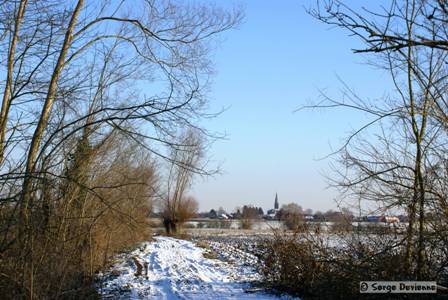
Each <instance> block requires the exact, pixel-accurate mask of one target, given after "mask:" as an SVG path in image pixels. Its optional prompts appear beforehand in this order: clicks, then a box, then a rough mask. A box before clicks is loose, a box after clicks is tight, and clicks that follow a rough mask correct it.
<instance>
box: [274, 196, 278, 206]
mask: <svg viewBox="0 0 448 300" xmlns="http://www.w3.org/2000/svg"><path fill="white" fill-rule="evenodd" d="M274 209H278V196H277V193H275V202H274Z"/></svg>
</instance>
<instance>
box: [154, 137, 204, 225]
mask: <svg viewBox="0 0 448 300" xmlns="http://www.w3.org/2000/svg"><path fill="white" fill-rule="evenodd" d="M203 147H204V145H203V142H202V141H201V136H200V135H199V134H198V132H196V131H187V132H186V133H185V134H184V135H182V136H181V138H180V141H179V143H178V145H177V147H176V148H174V149H173V151H172V153H171V157H170V159H171V167H170V171H169V174H168V178H167V192H166V195H165V196H164V198H163V199H162V201H163V203H162V207H163V208H162V209H163V211H162V214H163V222H164V224H165V228H166V229H167V230H166V231H167V233H170V232H172V233H176V231H177V227H178V226H177V225H178V224H180V223H182V222H184V221H185V220H186V219H187V218H188V217H189V216H191V215H192V214H194V213H196V211H197V203H196V201H195V200H194V201H193V199H192V198H188V197H186V192H187V191H188V189H189V188H190V186H191V183H192V179H193V175H194V174H195V173H196V171H195V170H198V169H203V167H201V164H202V161H201V159H202V158H203V150H204V149H203Z"/></svg>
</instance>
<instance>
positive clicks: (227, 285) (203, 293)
mask: <svg viewBox="0 0 448 300" xmlns="http://www.w3.org/2000/svg"><path fill="white" fill-rule="evenodd" d="M203 252H204V249H202V248H200V247H198V246H196V245H195V244H193V243H192V242H189V241H185V240H179V239H174V238H170V237H155V241H154V242H147V243H143V244H142V245H141V247H139V249H137V250H135V251H133V252H131V253H128V254H126V255H122V256H120V257H119V258H118V259H119V262H117V263H116V264H115V265H114V266H113V267H112V269H111V271H109V272H108V273H106V274H100V277H103V278H102V279H103V282H102V283H101V286H100V287H99V292H100V294H101V295H102V297H103V298H104V299H107V298H113V299H167V300H168V299H169V300H173V299H262V300H268V299H281V298H283V299H286V297H277V296H275V295H272V294H267V293H264V292H262V291H256V292H252V293H248V291H250V282H253V281H256V280H258V279H259V275H258V274H257V272H256V271H255V269H254V268H252V267H250V266H236V265H233V264H229V263H226V262H223V261H220V260H217V259H208V258H205V257H204V256H203ZM134 259H135V260H137V262H138V263H139V264H140V265H141V266H142V267H143V268H142V274H141V275H137V269H138V267H137V265H136V263H135V262H134ZM145 265H146V266H147V271H146V270H145ZM288 299H291V298H289V297H288Z"/></svg>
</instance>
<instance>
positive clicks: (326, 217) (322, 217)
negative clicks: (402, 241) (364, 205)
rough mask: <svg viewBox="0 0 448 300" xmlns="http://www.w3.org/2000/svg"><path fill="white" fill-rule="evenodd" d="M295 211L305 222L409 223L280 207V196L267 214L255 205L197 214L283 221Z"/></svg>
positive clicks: (400, 218) (346, 212)
mask: <svg viewBox="0 0 448 300" xmlns="http://www.w3.org/2000/svg"><path fill="white" fill-rule="evenodd" d="M291 211H293V212H294V213H295V214H300V215H301V216H302V217H303V219H304V220H305V221H309V222H336V221H340V220H341V219H344V220H351V221H352V222H374V223H379V222H383V223H400V222H407V218H406V216H404V215H398V216H389V215H387V216H386V215H366V216H355V215H354V214H353V213H352V212H351V211H350V210H348V209H342V210H340V211H336V210H331V209H330V210H328V211H326V212H320V211H316V212H313V210H312V209H302V207H301V206H299V205H298V204H296V203H289V204H286V205H282V206H280V205H279V200H278V195H277V194H276V195H275V199H274V205H273V208H271V209H269V210H267V211H266V212H265V211H264V210H263V208H261V207H256V206H254V205H243V206H242V207H237V208H235V210H234V211H233V212H230V213H229V212H227V211H225V210H224V209H223V208H222V207H220V208H218V209H211V210H210V211H209V212H201V213H198V214H197V219H218V220H240V219H261V220H282V219H283V218H284V216H285V215H287V214H290V213H291Z"/></svg>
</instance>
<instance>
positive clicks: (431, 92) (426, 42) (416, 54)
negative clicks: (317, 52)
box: [310, 0, 448, 279]
mask: <svg viewBox="0 0 448 300" xmlns="http://www.w3.org/2000/svg"><path fill="white" fill-rule="evenodd" d="M444 7H445V5H444V4H443V3H442V2H440V1H412V0H409V1H392V3H391V5H390V7H388V8H386V9H384V8H383V10H382V11H378V12H374V11H372V10H369V9H364V10H363V9H361V11H355V10H354V9H352V8H351V7H349V6H348V5H346V4H345V3H343V2H342V1H326V2H320V3H318V6H317V7H316V9H312V10H310V13H311V14H312V15H313V16H314V17H316V18H317V19H319V20H321V21H322V22H324V23H327V24H330V25H336V26H338V27H341V28H343V29H345V30H347V31H348V32H350V33H351V34H353V35H354V36H356V37H358V38H360V39H361V41H362V42H363V43H364V45H365V48H362V49H357V50H354V51H355V53H368V54H371V55H372V56H373V57H374V61H372V63H374V64H375V65H377V66H380V67H382V68H385V69H386V70H388V71H389V73H390V75H391V80H392V82H393V84H394V86H395V89H396V92H397V93H396V94H395V95H393V96H392V97H389V99H387V100H384V101H379V102H378V101H377V102H373V101H366V100H363V99H361V98H360V97H359V96H358V95H356V93H355V92H353V90H352V89H350V88H349V87H348V86H347V85H345V92H344V98H343V100H342V101H340V100H335V99H331V98H329V97H327V96H324V101H323V102H322V103H321V104H319V105H317V106H319V107H346V108H350V109H355V110H357V111H360V112H363V113H366V114H367V115H370V116H371V117H372V118H371V120H370V121H369V122H368V123H366V124H365V125H364V126H362V127H361V128H360V129H359V130H357V131H355V132H354V133H353V134H352V135H350V136H349V137H348V139H347V141H346V143H345V144H344V145H343V147H342V148H341V149H340V150H339V151H337V152H338V153H340V154H341V155H340V159H339V163H340V165H342V166H344V167H345V168H344V169H341V168H340V167H338V166H335V170H336V172H337V173H338V174H339V177H338V178H339V179H340V180H334V181H333V183H334V185H335V186H337V187H339V188H340V189H341V191H342V192H343V193H344V195H345V196H350V197H351V199H359V198H361V199H362V200H373V201H374V202H375V203H376V204H377V205H378V206H377V208H378V209H381V210H382V211H388V210H392V211H394V210H395V211H397V210H398V211H399V210H400V209H404V210H405V211H406V212H407V214H408V219H409V225H408V229H407V234H406V239H405V241H403V243H404V244H405V247H404V249H405V254H404V256H405V264H406V265H407V270H408V272H412V273H413V274H415V275H416V277H417V278H420V279H421V278H422V276H423V274H424V273H425V271H426V269H427V264H426V260H427V258H426V257H425V242H426V241H427V240H428V238H429V237H428V236H427V217H426V216H427V214H428V212H429V211H431V210H433V209H434V208H435V206H439V205H440V204H441V202H440V199H441V198H443V196H442V197H440V192H436V190H437V189H434V188H433V187H432V186H433V183H436V182H437V180H434V177H435V176H434V175H435V174H433V173H434V171H433V169H434V166H440V165H445V164H446V157H445V158H444V156H445V155H443V154H442V153H444V152H445V151H446V147H445V146H444V144H445V141H446V138H447V130H446V129H447V127H446V112H447V107H448V106H447V101H446V93H445V90H446V87H447V81H446V78H447V77H446V75H447V73H446V68H445V67H444V66H445V64H446V55H447V53H446V51H445V49H444V48H443V46H442V45H443V44H444V42H442V40H446V31H445V30H444V28H445V26H443V24H444V23H445V21H444V19H445V18H446V11H445V8H444ZM375 125H378V126H376V127H374V126H375ZM362 134H363V135H364V136H362ZM340 165H339V166H340ZM436 169H437V167H436ZM443 172H444V171H441V170H440V169H439V170H438V173H439V174H440V175H442V174H443ZM431 174H432V175H431ZM442 176H443V175H442ZM430 177H432V179H431V180H430ZM436 185H437V183H436ZM439 190H440V189H439ZM438 199H439V200H438ZM414 251H415V252H416V253H414ZM414 262H415V264H414Z"/></svg>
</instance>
